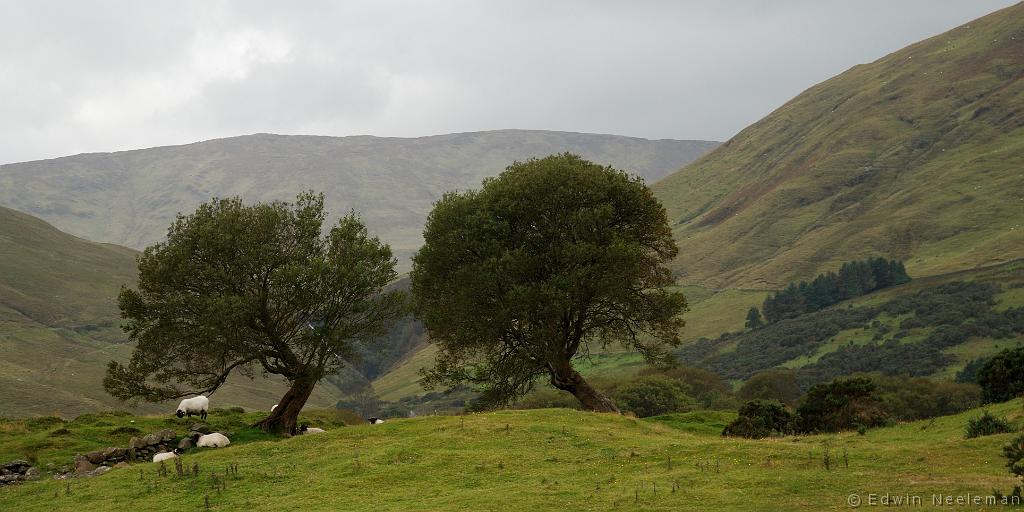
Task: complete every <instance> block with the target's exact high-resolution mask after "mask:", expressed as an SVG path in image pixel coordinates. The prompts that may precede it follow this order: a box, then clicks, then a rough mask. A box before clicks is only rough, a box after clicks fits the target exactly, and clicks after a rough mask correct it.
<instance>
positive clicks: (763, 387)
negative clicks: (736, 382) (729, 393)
mask: <svg viewBox="0 0 1024 512" xmlns="http://www.w3.org/2000/svg"><path fill="white" fill-rule="evenodd" d="M800 394H801V393H800V385H799V384H798V383H797V380H796V372H795V371H794V370H766V371H763V372H761V373H758V374H756V375H754V376H753V377H751V378H750V380H748V381H746V382H744V383H743V385H742V386H740V389H739V391H737V392H736V396H738V397H740V399H742V400H747V401H749V400H778V401H779V402H782V403H783V404H785V405H788V406H790V407H792V406H794V405H796V403H797V401H799V400H800Z"/></svg>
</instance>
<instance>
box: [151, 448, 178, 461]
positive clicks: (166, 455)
mask: <svg viewBox="0 0 1024 512" xmlns="http://www.w3.org/2000/svg"><path fill="white" fill-rule="evenodd" d="M183 453H185V450H182V449H181V448H175V449H174V451H170V452H160V453H158V454H156V455H154V456H153V462H160V461H162V460H168V459H173V458H175V457H178V456H180V455H181V454H183Z"/></svg>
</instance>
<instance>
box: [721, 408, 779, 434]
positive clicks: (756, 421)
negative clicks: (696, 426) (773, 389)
mask: <svg viewBox="0 0 1024 512" xmlns="http://www.w3.org/2000/svg"><path fill="white" fill-rule="evenodd" d="M796 422H797V417H796V415H795V414H793V411H791V410H789V408H787V407H786V406H785V405H782V404H781V403H779V402H778V401H777V400H751V401H750V402H747V403H745V404H743V406H742V407H740V410H739V415H738V416H737V417H736V419H735V420H733V421H732V423H729V424H728V425H726V426H725V430H723V431H722V435H723V436H731V437H746V438H749V439H763V438H765V437H771V436H784V435H789V434H792V433H793V431H794V429H795V427H796Z"/></svg>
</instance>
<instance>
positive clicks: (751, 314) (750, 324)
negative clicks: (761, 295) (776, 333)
mask: <svg viewBox="0 0 1024 512" xmlns="http://www.w3.org/2000/svg"><path fill="white" fill-rule="evenodd" d="M743 325H745V326H746V328H747V329H757V328H758V327H761V326H762V325H764V321H763V320H761V311H759V310H758V309H757V306H750V309H749V310H748V311H747V321H746V323H745V324H743Z"/></svg>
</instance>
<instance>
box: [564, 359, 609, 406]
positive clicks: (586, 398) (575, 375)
mask: <svg viewBox="0 0 1024 512" xmlns="http://www.w3.org/2000/svg"><path fill="white" fill-rule="evenodd" d="M551 385H552V386H554V387H556V388H558V389H561V390H562V391H568V392H570V393H572V396H574V397H576V399H577V400H579V401H580V404H582V405H583V408H584V409H586V410H588V411H594V412H614V413H618V412H619V408H618V407H615V404H614V403H612V401H611V400H610V399H609V398H608V397H606V396H604V395H603V394H601V392H600V391H598V390H596V389H594V387H593V386H591V385H590V383H589V382H587V381H586V380H584V379H583V376H582V375H580V373H579V372H577V371H576V370H575V369H574V368H573V367H572V365H571V364H569V363H563V364H561V365H559V366H558V367H557V368H555V369H553V370H552V371H551Z"/></svg>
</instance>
